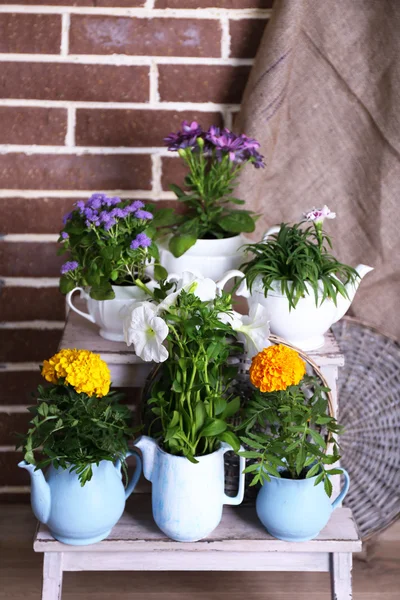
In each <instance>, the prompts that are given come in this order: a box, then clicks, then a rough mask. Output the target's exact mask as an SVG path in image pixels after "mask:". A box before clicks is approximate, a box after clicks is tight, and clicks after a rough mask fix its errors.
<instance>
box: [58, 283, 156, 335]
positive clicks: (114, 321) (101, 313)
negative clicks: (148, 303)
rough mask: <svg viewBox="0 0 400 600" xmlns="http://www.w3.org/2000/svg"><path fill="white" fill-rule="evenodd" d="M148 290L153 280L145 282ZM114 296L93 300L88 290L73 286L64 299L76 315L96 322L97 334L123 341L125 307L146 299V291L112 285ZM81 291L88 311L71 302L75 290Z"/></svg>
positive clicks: (134, 286) (133, 287) (151, 286)
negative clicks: (108, 298)
mask: <svg viewBox="0 0 400 600" xmlns="http://www.w3.org/2000/svg"><path fill="white" fill-rule="evenodd" d="M146 285H147V287H148V288H149V289H150V290H153V289H154V287H155V282H154V281H151V282H150V283H147V284H146ZM112 288H113V290H114V293H115V298H113V299H112V300H93V298H91V297H90V296H89V290H85V289H84V288H81V287H76V288H74V289H73V290H72V291H71V292H69V293H68V294H67V297H66V301H67V304H68V306H69V307H70V308H71V309H72V310H74V311H75V312H76V313H78V315H81V316H82V317H84V318H85V319H87V320H88V321H90V322H91V323H96V325H98V326H99V327H100V331H99V334H100V335H101V337H103V338H105V339H106V340H111V341H113V342H123V341H124V330H123V319H124V317H125V310H124V309H125V307H127V306H129V305H130V304H131V303H132V302H133V301H142V300H145V299H146V297H147V296H146V293H145V292H144V291H143V290H142V289H140V288H139V287H138V286H137V285H126V286H122V285H113V286H112ZM78 290H79V291H80V292H81V298H82V297H83V298H85V300H86V304H87V309H88V312H87V313H86V312H83V311H82V310H79V309H78V308H77V307H76V306H74V304H73V303H72V296H73V294H74V293H75V292H77V291H78Z"/></svg>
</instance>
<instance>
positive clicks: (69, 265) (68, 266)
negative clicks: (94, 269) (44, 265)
mask: <svg viewBox="0 0 400 600" xmlns="http://www.w3.org/2000/svg"><path fill="white" fill-rule="evenodd" d="M78 267H79V264H78V263H77V262H76V260H70V261H68V262H66V263H64V264H63V265H62V267H61V275H65V274H66V273H69V271H75V269H77V268H78Z"/></svg>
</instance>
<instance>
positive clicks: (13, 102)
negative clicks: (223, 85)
mask: <svg viewBox="0 0 400 600" xmlns="http://www.w3.org/2000/svg"><path fill="white" fill-rule="evenodd" d="M0 106H21V107H38V108H67V109H68V108H76V109H79V108H93V109H95V108H101V109H109V110H115V109H117V110H118V109H120V110H126V109H132V110H157V111H160V110H165V111H177V112H184V111H186V110H196V111H199V112H208V111H211V112H217V111H222V110H227V109H228V110H229V109H238V108H240V104H217V103H215V102H154V103H151V104H149V103H146V102H83V101H79V100H32V99H27V100H21V99H12V98H9V99H0Z"/></svg>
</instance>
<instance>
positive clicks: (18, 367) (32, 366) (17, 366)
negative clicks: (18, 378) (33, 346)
mask: <svg viewBox="0 0 400 600" xmlns="http://www.w3.org/2000/svg"><path fill="white" fill-rule="evenodd" d="M39 368H40V363H38V362H18V363H1V364H0V373H5V372H6V371H9V372H19V371H37V372H39Z"/></svg>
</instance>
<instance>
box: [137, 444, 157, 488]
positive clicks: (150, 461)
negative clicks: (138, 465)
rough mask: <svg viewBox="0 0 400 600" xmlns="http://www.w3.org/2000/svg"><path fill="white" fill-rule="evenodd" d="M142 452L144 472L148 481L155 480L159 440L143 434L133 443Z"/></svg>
mask: <svg viewBox="0 0 400 600" xmlns="http://www.w3.org/2000/svg"><path fill="white" fill-rule="evenodd" d="M133 445H134V446H136V448H139V450H140V451H141V453H142V456H143V473H144V476H145V477H146V479H147V480H148V481H152V480H153V473H154V466H155V461H156V450H157V442H156V441H155V440H153V438H151V437H148V436H147V435H142V436H141V437H140V438H139V439H138V440H136V441H135V442H134V444H133Z"/></svg>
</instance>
